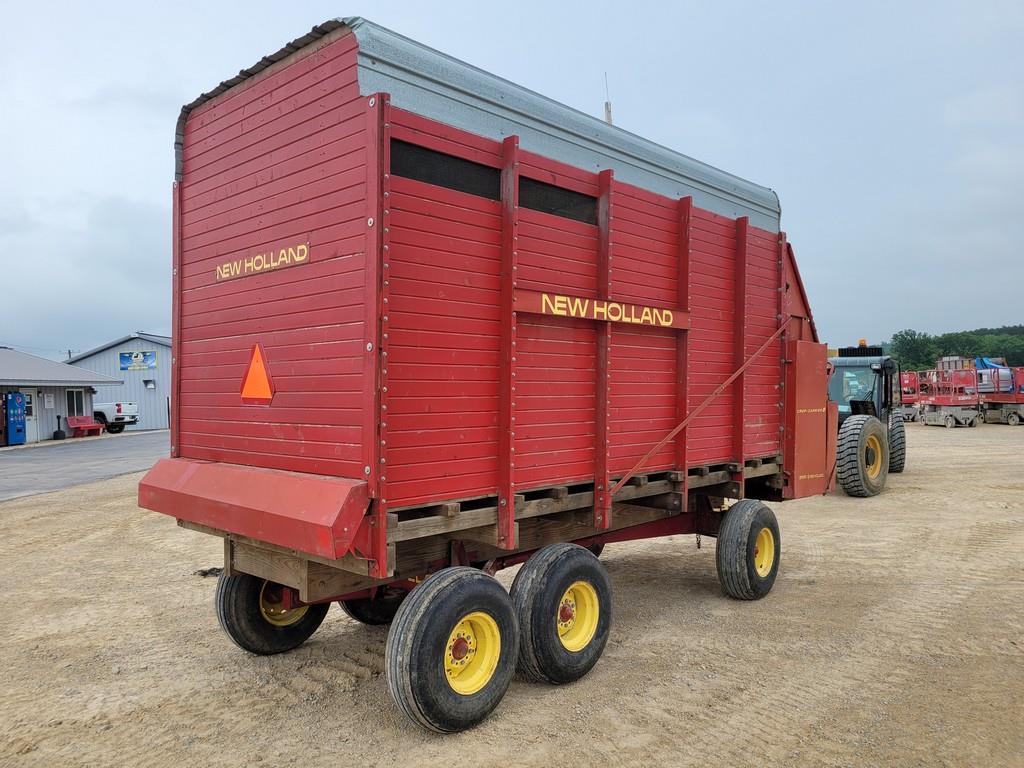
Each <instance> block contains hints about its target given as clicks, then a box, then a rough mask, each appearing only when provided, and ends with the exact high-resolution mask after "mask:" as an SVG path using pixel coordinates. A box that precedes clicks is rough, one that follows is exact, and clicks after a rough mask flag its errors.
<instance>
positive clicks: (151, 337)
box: [68, 331, 171, 363]
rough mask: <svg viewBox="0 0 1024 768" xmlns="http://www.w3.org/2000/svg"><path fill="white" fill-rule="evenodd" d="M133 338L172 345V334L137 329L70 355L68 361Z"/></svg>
mask: <svg viewBox="0 0 1024 768" xmlns="http://www.w3.org/2000/svg"><path fill="white" fill-rule="evenodd" d="M132 339H143V340H144V341H151V342H152V343H154V344H160V345H162V346H165V347H169V346H171V337H170V336H160V335H159V334H156V333H143V332H142V331H136V332H135V333H129V334H128V335H127V336H122V337H121V338H119V339H114V340H113V341H108V342H107V343H106V344H101V345H100V346H98V347H96V348H95V349H90V350H89V351H88V352H81V353H79V354H77V355H74V356H72V357H69V358H68V362H69V363H77V362H78V361H79V360H84V359H85V358H87V357H92V356H93V355H95V354H97V353H99V352H103V351H104V350H106V349H110V348H111V347H116V346H117V345H118V344H124V343H125V342H126V341H131V340H132Z"/></svg>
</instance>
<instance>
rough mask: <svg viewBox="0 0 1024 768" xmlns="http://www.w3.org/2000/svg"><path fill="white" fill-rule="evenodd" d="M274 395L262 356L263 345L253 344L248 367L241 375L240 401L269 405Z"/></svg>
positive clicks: (272, 384) (272, 385)
mask: <svg viewBox="0 0 1024 768" xmlns="http://www.w3.org/2000/svg"><path fill="white" fill-rule="evenodd" d="M273 397H274V383H273V382H272V381H271V379H270V372H269V371H268V370H267V365H266V363H265V362H264V358H263V347H261V346H260V345H259V344H254V345H253V348H252V358H251V359H250V360H249V367H248V369H246V371H245V376H243V377H242V402H243V403H253V404H259V405H269V404H270V401H271V400H272V399H273Z"/></svg>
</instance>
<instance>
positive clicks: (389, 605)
mask: <svg viewBox="0 0 1024 768" xmlns="http://www.w3.org/2000/svg"><path fill="white" fill-rule="evenodd" d="M408 594H409V593H408V592H407V591H406V590H404V589H388V588H387V587H385V588H383V589H380V590H378V592H377V594H376V595H374V596H373V597H361V598H358V599H356V600H339V601H338V607H339V608H341V610H343V611H344V612H345V615H346V616H348V617H349V618H350V619H354V620H355V621H358V622H359V623H360V624H369V625H370V626H376V627H379V626H383V625H384V624H390V623H391V622H392V621H394V620H395V614H396V613H398V607H399V606H400V605H401V604H402V601H403V600H405V598H406V595H408Z"/></svg>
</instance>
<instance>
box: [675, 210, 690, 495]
mask: <svg viewBox="0 0 1024 768" xmlns="http://www.w3.org/2000/svg"><path fill="white" fill-rule="evenodd" d="M677 211H678V225H679V239H678V242H677V244H676V296H677V299H676V306H678V307H679V308H680V309H682V310H685V311H687V312H689V311H690V217H691V215H692V213H693V198H692V197H683V198H680V199H679V203H678V207H677ZM689 346H690V331H689V330H688V329H687V330H680V331H677V332H676V421H677V422H682V421H683V419H685V418H686V416H687V411H688V410H689V393H690V365H689ZM686 433H687V430H686V429H683V430H682V431H681V432H680V433H679V435H678V436H677V437H676V446H675V447H676V457H675V466H676V469H677V470H678V471H679V472H681V473H682V476H683V479H682V483H681V486H680V488H681V491H680V510H681V511H683V512H685V511H686V506H687V501H688V498H689V488H688V482H689V481H688V479H687V474H686V470H687V462H688V459H687V452H686Z"/></svg>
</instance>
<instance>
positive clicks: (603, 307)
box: [594, 299, 608, 320]
mask: <svg viewBox="0 0 1024 768" xmlns="http://www.w3.org/2000/svg"><path fill="white" fill-rule="evenodd" d="M594 319H595V320H607V319H608V302H607V301H602V300H601V299H594Z"/></svg>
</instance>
